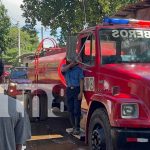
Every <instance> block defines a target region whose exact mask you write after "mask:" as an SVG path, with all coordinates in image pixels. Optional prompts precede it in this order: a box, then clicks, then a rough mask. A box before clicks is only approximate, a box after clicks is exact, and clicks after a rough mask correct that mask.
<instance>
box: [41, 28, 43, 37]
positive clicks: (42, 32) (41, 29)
mask: <svg viewBox="0 0 150 150" xmlns="http://www.w3.org/2000/svg"><path fill="white" fill-rule="evenodd" d="M41 39H42V40H43V27H41Z"/></svg>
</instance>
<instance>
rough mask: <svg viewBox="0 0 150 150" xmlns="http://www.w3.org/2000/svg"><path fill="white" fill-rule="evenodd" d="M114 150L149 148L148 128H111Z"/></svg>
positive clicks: (149, 130) (145, 149)
mask: <svg viewBox="0 0 150 150" xmlns="http://www.w3.org/2000/svg"><path fill="white" fill-rule="evenodd" d="M111 135H112V139H113V145H114V147H115V150H122V149H128V150H129V149H130V150H137V149H144V150H149V149H150V129H122V128H121V129H120V128H113V129H111Z"/></svg>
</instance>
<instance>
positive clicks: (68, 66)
mask: <svg viewBox="0 0 150 150" xmlns="http://www.w3.org/2000/svg"><path fill="white" fill-rule="evenodd" d="M75 65H77V63H76V62H71V63H70V64H68V65H65V66H63V67H62V68H61V72H66V71H67V70H69V69H70V68H72V67H74V66H75Z"/></svg>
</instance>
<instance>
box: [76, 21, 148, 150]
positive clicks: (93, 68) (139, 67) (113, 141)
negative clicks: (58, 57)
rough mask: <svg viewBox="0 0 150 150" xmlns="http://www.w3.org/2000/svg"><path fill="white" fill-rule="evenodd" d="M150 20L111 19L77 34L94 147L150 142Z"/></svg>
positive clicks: (88, 130) (108, 148)
mask: <svg viewBox="0 0 150 150" xmlns="http://www.w3.org/2000/svg"><path fill="white" fill-rule="evenodd" d="M149 39H150V22H149V21H142V20H133V19H130V20H128V19H116V18H112V19H111V18H106V19H104V22H103V24H102V25H98V26H96V27H93V28H89V29H86V30H83V31H82V32H81V33H80V34H79V36H78V42H77V43H78V45H77V50H78V55H79V56H80V57H81V58H82V62H80V61H79V62H80V65H81V66H82V68H83V70H84V76H85V78H84V98H85V100H86V102H87V104H88V108H87V116H86V123H85V124H86V126H85V131H86V132H85V133H86V141H87V142H88V144H89V147H90V149H92V150H97V149H104V150H115V149H120V148H121V147H122V148H125V147H126V146H131V145H132V144H133V145H132V146H133V148H134V146H135V143H136V144H137V145H138V144H139V143H144V144H149V142H150V101H149V99H150V40H149Z"/></svg>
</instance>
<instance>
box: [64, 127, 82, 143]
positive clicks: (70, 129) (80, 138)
mask: <svg viewBox="0 0 150 150" xmlns="http://www.w3.org/2000/svg"><path fill="white" fill-rule="evenodd" d="M71 131H72V128H68V129H66V132H67V133H68V134H70V135H72V136H74V137H75V138H77V139H79V140H80V141H84V140H85V132H84V130H83V129H80V131H81V132H80V134H79V135H74V134H72V133H71Z"/></svg>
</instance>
